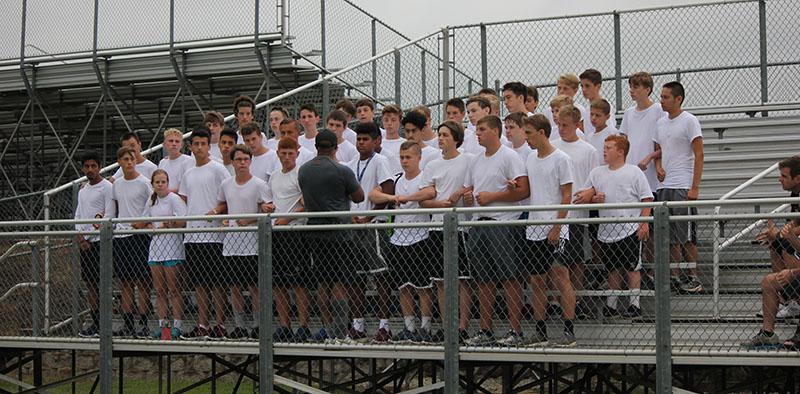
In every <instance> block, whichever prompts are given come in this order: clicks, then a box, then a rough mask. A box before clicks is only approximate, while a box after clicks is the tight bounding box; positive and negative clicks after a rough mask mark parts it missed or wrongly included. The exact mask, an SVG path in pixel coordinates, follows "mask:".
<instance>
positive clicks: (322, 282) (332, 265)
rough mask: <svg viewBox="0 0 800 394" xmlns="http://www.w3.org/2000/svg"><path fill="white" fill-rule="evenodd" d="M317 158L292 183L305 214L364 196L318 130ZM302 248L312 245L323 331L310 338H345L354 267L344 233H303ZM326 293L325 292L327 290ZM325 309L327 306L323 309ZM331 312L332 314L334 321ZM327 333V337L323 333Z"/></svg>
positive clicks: (327, 220)
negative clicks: (294, 183) (299, 195)
mask: <svg viewBox="0 0 800 394" xmlns="http://www.w3.org/2000/svg"><path fill="white" fill-rule="evenodd" d="M315 146H316V148H317V157H315V158H314V159H312V160H311V161H309V162H308V163H306V164H303V166H302V167H300V170H299V172H298V174H297V181H298V183H299V184H300V190H301V191H302V193H303V202H304V204H305V208H306V211H307V212H332V211H349V210H350V202H351V201H352V202H355V203H359V202H361V201H364V191H363V190H362V189H361V186H360V185H359V183H358V180H357V179H356V176H355V174H353V171H352V170H350V169H349V168H348V167H346V166H344V165H342V164H339V163H337V162H336V148H337V139H336V135H335V134H334V133H332V132H331V131H328V130H323V131H321V132H320V133H319V134H317V137H316V139H315ZM341 223H350V217H349V216H344V217H324V218H323V217H320V218H309V220H308V224H309V225H314V224H341ZM304 235H305V236H306V237H307V242H306V245H314V247H313V249H312V252H311V253H312V256H313V261H314V270H313V272H315V273H316V275H317V278H316V279H317V282H318V287H317V288H318V293H317V297H318V304H319V309H320V315H321V316H320V317H321V318H322V323H323V327H322V329H320V331H319V332H318V333H317V334H316V335H314V339H316V340H319V341H322V340H326V339H328V338H329V337H333V338H345V336H346V335H347V331H348V326H347V318H348V312H349V304H348V291H347V289H348V286H347V283H349V282H350V281H351V280H352V278H353V276H354V275H355V271H356V267H355V266H353V261H354V259H353V258H351V257H350V256H351V254H352V251H353V248H352V245H351V244H350V243H351V236H350V233H349V231H341V230H331V231H312V232H307V233H305V234H304ZM329 290H330V291H329ZM329 304H330V305H329ZM331 310H333V313H335V316H336V322H334V319H333V316H332V315H331ZM326 327H329V328H331V329H332V331H331V332H330V333H329V332H328V331H327V329H326Z"/></svg>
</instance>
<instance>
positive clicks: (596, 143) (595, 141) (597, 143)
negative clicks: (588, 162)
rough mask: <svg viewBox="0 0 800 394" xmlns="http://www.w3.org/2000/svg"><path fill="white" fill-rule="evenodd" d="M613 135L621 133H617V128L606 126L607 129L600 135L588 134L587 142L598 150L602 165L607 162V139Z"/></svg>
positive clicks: (594, 132) (595, 133)
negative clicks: (605, 148) (604, 152)
mask: <svg viewBox="0 0 800 394" xmlns="http://www.w3.org/2000/svg"><path fill="white" fill-rule="evenodd" d="M612 135H619V131H617V128H616V127H614V126H606V128H604V129H603V130H601V131H600V132H599V133H598V132H597V131H593V132H591V133H586V142H588V143H589V144H590V145H592V146H593V147H594V148H595V149H597V154H598V156H600V164H606V160H605V159H604V158H603V146H604V145H605V142H606V138H608V137H610V136H612Z"/></svg>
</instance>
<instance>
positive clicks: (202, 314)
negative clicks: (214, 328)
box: [194, 286, 210, 328]
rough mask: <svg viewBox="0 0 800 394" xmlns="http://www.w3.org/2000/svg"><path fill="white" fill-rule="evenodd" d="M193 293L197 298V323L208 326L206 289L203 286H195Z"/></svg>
mask: <svg viewBox="0 0 800 394" xmlns="http://www.w3.org/2000/svg"><path fill="white" fill-rule="evenodd" d="M194 295H195V298H196V299H197V324H199V325H201V326H203V327H205V328H208V327H209V322H208V320H209V318H210V313H209V309H210V306H209V302H208V289H207V288H206V287H204V286H199V287H195V289H194Z"/></svg>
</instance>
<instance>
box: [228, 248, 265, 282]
mask: <svg viewBox="0 0 800 394" xmlns="http://www.w3.org/2000/svg"><path fill="white" fill-rule="evenodd" d="M222 261H224V262H225V270H226V271H227V273H228V274H227V275H226V278H227V282H228V284H230V285H242V286H255V285H257V284H258V255H252V256H224V257H223V259H222Z"/></svg>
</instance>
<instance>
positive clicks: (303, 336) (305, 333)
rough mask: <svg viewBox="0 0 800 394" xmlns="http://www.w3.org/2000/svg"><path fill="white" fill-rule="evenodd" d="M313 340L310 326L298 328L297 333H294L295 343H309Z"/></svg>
mask: <svg viewBox="0 0 800 394" xmlns="http://www.w3.org/2000/svg"><path fill="white" fill-rule="evenodd" d="M310 339H311V330H309V329H308V326H300V327H298V328H297V332H295V333H294V338H293V341H294V342H308V341H309V340H310Z"/></svg>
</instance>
